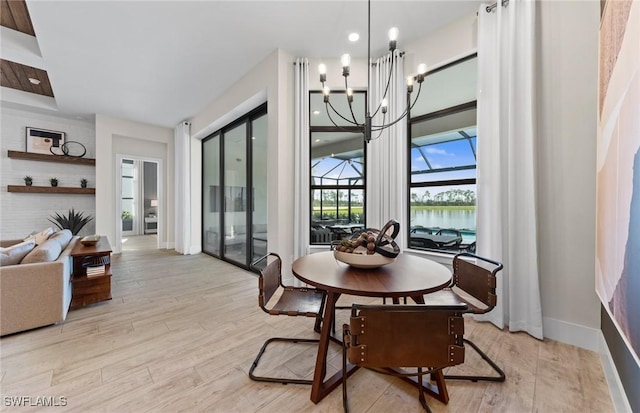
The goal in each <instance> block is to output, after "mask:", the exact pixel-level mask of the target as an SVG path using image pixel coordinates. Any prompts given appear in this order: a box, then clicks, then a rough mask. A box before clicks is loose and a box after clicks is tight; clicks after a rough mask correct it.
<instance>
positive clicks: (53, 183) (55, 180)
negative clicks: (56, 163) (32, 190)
mask: <svg viewBox="0 0 640 413" xmlns="http://www.w3.org/2000/svg"><path fill="white" fill-rule="evenodd" d="M49 182H51V186H58V178H51V179H49Z"/></svg>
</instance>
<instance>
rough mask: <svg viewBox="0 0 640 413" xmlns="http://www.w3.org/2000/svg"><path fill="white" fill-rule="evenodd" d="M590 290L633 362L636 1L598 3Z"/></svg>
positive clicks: (638, 71) (639, 217)
mask: <svg viewBox="0 0 640 413" xmlns="http://www.w3.org/2000/svg"><path fill="white" fill-rule="evenodd" d="M599 52H600V53H599V60H600V61H599V65H600V66H599V88H598V98H599V99H598V149H597V200H598V201H597V235H596V250H597V251H596V291H597V293H598V296H599V297H600V300H601V301H602V304H603V305H604V307H605V308H606V309H607V311H608V312H609V314H610V315H611V318H612V319H613V321H614V323H615V324H616V326H617V328H618V329H619V331H620V333H621V335H622V337H623V338H624V340H625V342H626V344H627V345H628V346H629V349H630V350H631V353H632V354H633V355H634V357H635V359H636V362H637V363H638V365H640V357H639V356H638V355H639V354H640V1H638V0H635V1H633V0H605V1H604V2H603V3H602V19H601V24H600V45H599Z"/></svg>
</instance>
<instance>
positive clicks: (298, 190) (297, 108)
mask: <svg viewBox="0 0 640 413" xmlns="http://www.w3.org/2000/svg"><path fill="white" fill-rule="evenodd" d="M294 66H295V68H294V78H295V85H294V141H295V147H294V150H295V169H294V170H295V171H299V173H296V174H295V177H294V184H295V196H294V200H295V201H294V202H295V205H294V231H293V234H294V235H293V237H294V240H293V244H294V245H293V248H294V251H293V259H296V258H298V257H302V256H304V255H307V253H308V247H309V233H310V231H311V229H310V228H311V226H310V225H311V224H310V222H309V215H310V214H309V212H310V210H309V208H310V205H309V187H310V186H309V173H308V172H306V173H303V172H301V171H309V166H310V162H311V161H310V160H309V61H308V60H307V59H306V58H297V59H296V60H295V62H294Z"/></svg>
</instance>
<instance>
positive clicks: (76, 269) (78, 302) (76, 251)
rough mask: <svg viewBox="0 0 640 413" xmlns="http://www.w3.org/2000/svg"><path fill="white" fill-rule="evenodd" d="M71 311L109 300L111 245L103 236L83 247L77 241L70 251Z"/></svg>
mask: <svg viewBox="0 0 640 413" xmlns="http://www.w3.org/2000/svg"><path fill="white" fill-rule="evenodd" d="M70 255H71V257H72V259H73V274H72V275H71V285H72V290H71V294H72V298H71V306H70V307H69V308H70V309H71V310H73V309H76V308H80V307H84V306H86V305H89V304H93V303H98V302H101V301H106V300H111V245H109V240H108V239H107V237H105V236H104V235H103V236H101V237H100V240H99V241H98V243H97V244H95V245H91V246H84V245H82V244H81V243H80V241H78V242H77V243H76V245H75V246H74V247H73V249H72V250H71V254H70Z"/></svg>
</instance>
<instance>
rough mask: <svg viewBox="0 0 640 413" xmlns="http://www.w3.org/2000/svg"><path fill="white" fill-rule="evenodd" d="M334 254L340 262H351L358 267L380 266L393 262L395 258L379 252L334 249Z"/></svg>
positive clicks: (350, 263)
mask: <svg viewBox="0 0 640 413" xmlns="http://www.w3.org/2000/svg"><path fill="white" fill-rule="evenodd" d="M333 256H334V257H335V258H336V259H337V260H338V261H340V262H344V263H345V264H349V265H351V266H352V267H356V268H378V267H382V266H383V265H387V264H390V263H392V262H393V261H394V260H395V258H390V257H385V256H384V255H380V254H378V253H375V254H370V255H368V254H366V253H365V254H358V253H357V252H355V253H350V252H341V251H336V250H334V251H333Z"/></svg>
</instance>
